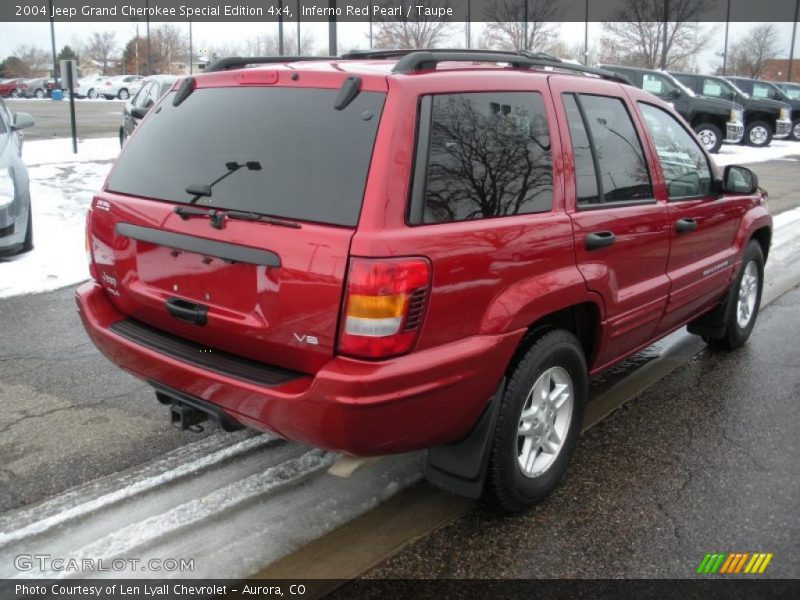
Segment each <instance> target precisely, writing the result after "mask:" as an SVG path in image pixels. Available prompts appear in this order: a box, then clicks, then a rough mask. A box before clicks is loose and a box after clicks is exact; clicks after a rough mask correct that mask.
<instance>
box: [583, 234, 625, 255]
mask: <svg viewBox="0 0 800 600" xmlns="http://www.w3.org/2000/svg"><path fill="white" fill-rule="evenodd" d="M616 239H617V238H616V237H615V236H614V233H613V232H611V231H597V232H595V233H590V234H588V235H587V236H586V238H585V239H584V246H585V247H586V249H587V250H597V249H598V248H605V247H606V246H610V245H611V244H613V243H614V242H615V241H616Z"/></svg>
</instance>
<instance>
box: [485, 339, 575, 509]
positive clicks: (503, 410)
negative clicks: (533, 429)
mask: <svg viewBox="0 0 800 600" xmlns="http://www.w3.org/2000/svg"><path fill="white" fill-rule="evenodd" d="M554 366H560V367H563V368H564V369H566V371H567V372H568V373H569V375H570V377H571V378H572V385H573V407H572V416H571V422H570V424H569V428H568V430H567V435H566V437H565V440H564V447H563V448H562V449H561V451H560V453H559V455H558V457H557V458H556V460H555V461H554V462H553V464H551V465H550V467H549V468H548V469H547V470H546V471H545V472H544V473H543V474H542V475H540V476H539V477H535V478H531V477H527V476H526V475H525V474H524V473H523V472H522V470H521V468H520V466H519V463H518V452H517V430H518V427H519V417H520V414H521V412H522V408H523V406H524V404H525V401H526V399H527V396H528V392H529V391H530V389H531V387H532V386H533V384H534V383H535V382H536V380H537V379H538V378H539V376H540V375H541V374H542V373H543V372H544V371H546V370H547V369H549V368H551V367H554ZM587 396H588V373H587V369H586V361H585V359H584V357H583V352H582V350H581V346H580V343H579V342H578V340H577V338H575V336H573V335H572V334H571V333H569V332H567V331H561V330H556V331H552V332H550V333H547V334H545V335H543V336H542V337H541V338H540V339H539V340H537V341H536V342H535V343H534V344H533V346H532V347H531V349H530V350H529V351H528V353H526V355H525V357H524V358H523V359H522V360H521V361H520V363H519V364H518V365H517V368H516V369H515V370H514V373H513V374H512V376H511V378H510V380H509V383H508V385H507V387H506V390H505V393H504V394H503V399H502V404H501V407H500V412H499V414H498V419H497V429H496V430H495V435H494V439H493V443H492V456H491V463H490V469H491V471H490V478H491V479H492V482H491V486H492V488H493V492H494V496H495V497H494V500H495V501H496V502H497V503H498V504H499V505H500V506H501V508H503V509H504V510H506V511H509V512H516V511H519V510H524V509H525V508H527V507H529V506H530V505H532V504H533V503H535V502H536V501H537V500H540V499H541V498H543V497H544V496H546V495H547V494H548V493H550V492H551V491H552V490H553V488H555V486H556V484H557V483H558V481H559V480H560V479H561V477H562V476H563V474H564V472H565V471H566V468H567V465H568V463H569V459H570V457H571V455H572V453H573V451H574V449H575V446H576V444H577V442H578V438H579V437H580V429H581V424H582V422H583V413H584V409H585V406H586V400H587Z"/></svg>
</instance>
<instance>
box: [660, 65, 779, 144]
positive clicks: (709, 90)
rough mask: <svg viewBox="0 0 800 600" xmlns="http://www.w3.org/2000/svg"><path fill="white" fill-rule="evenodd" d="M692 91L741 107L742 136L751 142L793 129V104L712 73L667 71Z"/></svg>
mask: <svg viewBox="0 0 800 600" xmlns="http://www.w3.org/2000/svg"><path fill="white" fill-rule="evenodd" d="M670 74H671V75H672V76H673V77H674V78H675V79H677V80H678V81H680V82H681V83H682V84H683V85H685V86H686V87H688V88H689V89H690V90H692V91H693V92H694V93H695V94H699V95H701V96H708V97H710V98H719V99H720V100H728V101H733V102H737V103H738V104H741V105H742V106H743V107H744V138H743V139H742V143H745V144H748V145H750V146H757V147H765V146H769V145H770V143H771V142H772V138H777V139H780V138H785V137H787V136H788V135H789V134H790V133H791V131H792V119H791V116H792V107H791V106H789V104H787V103H786V102H780V101H778V100H772V99H770V98H757V97H753V96H751V95H750V94H748V93H746V92H744V91H743V90H740V89H739V88H738V87H736V85H734V84H733V83H731V82H730V81H728V80H727V79H724V78H723V77H717V76H715V75H695V74H692V73H670Z"/></svg>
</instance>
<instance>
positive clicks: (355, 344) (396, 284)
mask: <svg viewBox="0 0 800 600" xmlns="http://www.w3.org/2000/svg"><path fill="white" fill-rule="evenodd" d="M430 277H431V267H430V263H429V262H428V261H427V260H426V259H424V258H392V259H367V258H351V259H350V271H349V273H348V278H347V297H346V298H345V303H344V311H343V313H342V327H341V332H340V334H339V353H340V354H347V355H349V356H356V357H359V358H387V357H390V356H397V355H398V354H404V353H406V352H408V351H409V350H411V348H412V347H413V345H414V342H415V341H416V339H417V333H418V332H419V328H420V326H421V325H422V317H423V315H424V312H425V304H426V302H427V298H428V288H429V286H430Z"/></svg>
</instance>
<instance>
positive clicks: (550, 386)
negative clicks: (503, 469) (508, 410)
mask: <svg viewBox="0 0 800 600" xmlns="http://www.w3.org/2000/svg"><path fill="white" fill-rule="evenodd" d="M573 399H574V389H573V384H572V378H571V377H570V375H569V373H568V372H567V371H566V369H564V368H562V367H551V368H549V369H547V370H546V371H545V372H544V373H542V374H541V376H539V378H538V379H537V380H536V382H535V383H534V384H533V387H532V388H531V390H530V392H528V397H527V398H526V400H525V404H524V406H523V407H522V413H521V414H520V420H519V427H518V429H517V462H518V463H519V467H520V470H521V471H522V473H523V474H524V475H525V476H526V477H539V476H540V475H541V474H542V473H544V472H545V471H546V470H547V469H549V468H550V466H551V465H552V464H553V463H554V462H555V460H556V457H557V456H558V454H559V452H561V450H562V449H563V447H564V440H565V439H566V437H567V431H568V430H569V425H570V420H571V419H572V408H573V403H574V402H573Z"/></svg>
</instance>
